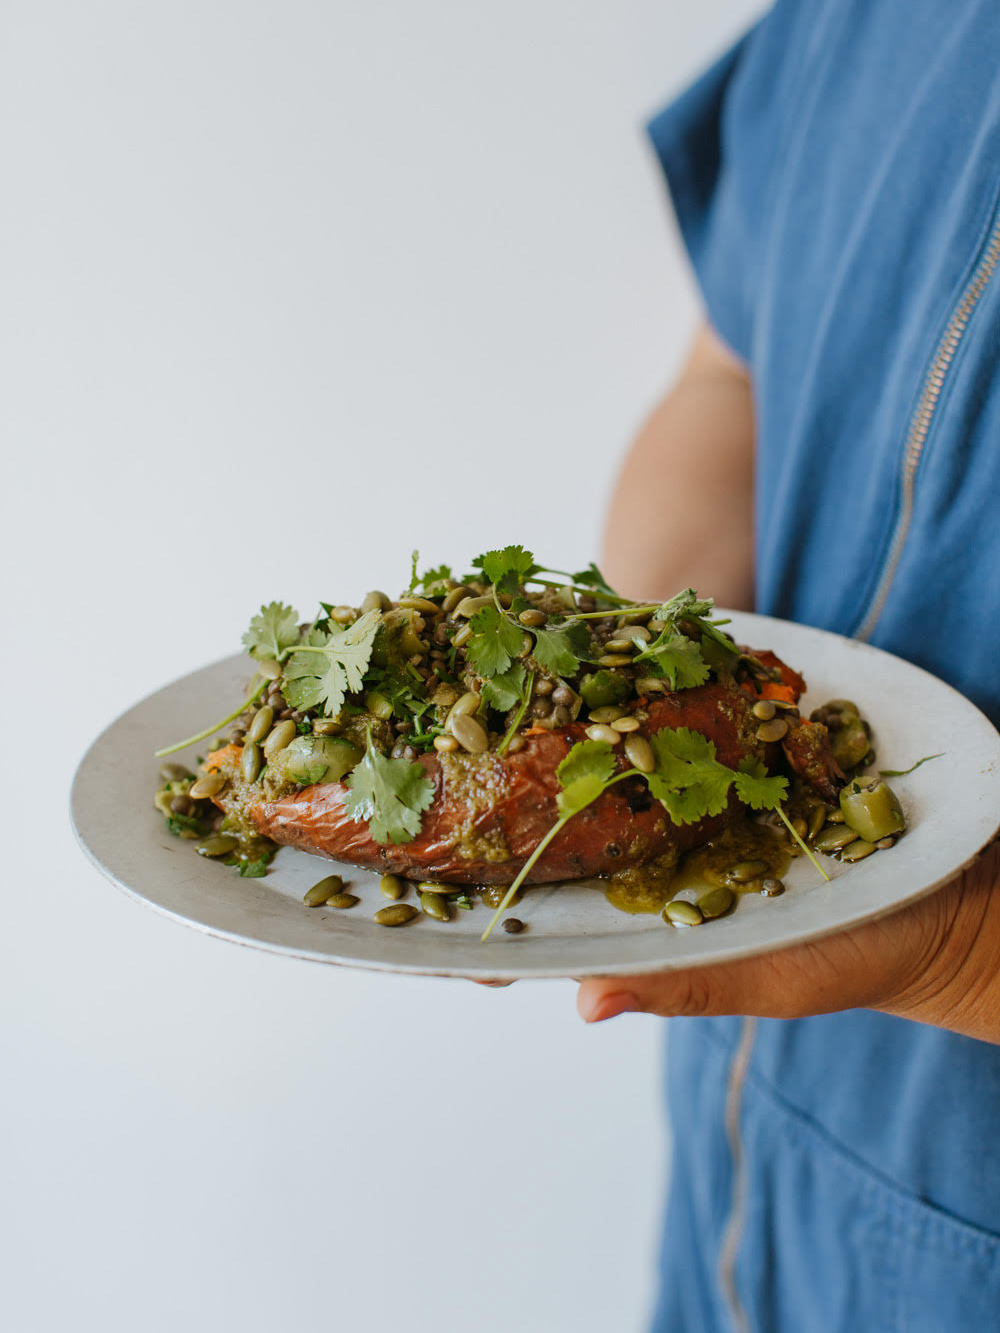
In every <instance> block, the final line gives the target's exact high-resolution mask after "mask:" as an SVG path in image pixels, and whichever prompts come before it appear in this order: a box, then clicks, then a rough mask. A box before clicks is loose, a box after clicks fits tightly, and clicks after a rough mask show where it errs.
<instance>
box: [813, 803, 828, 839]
mask: <svg viewBox="0 0 1000 1333" xmlns="http://www.w3.org/2000/svg"><path fill="white" fill-rule="evenodd" d="M826 822H827V817H826V806H825V805H817V806H815V807H814V808H813V809H812V810H810V811H809V837H810V839H812V838H815V836H816V834H817V833H818V832H819V831H820V829H821V828H823V826H824V825H825V824H826Z"/></svg>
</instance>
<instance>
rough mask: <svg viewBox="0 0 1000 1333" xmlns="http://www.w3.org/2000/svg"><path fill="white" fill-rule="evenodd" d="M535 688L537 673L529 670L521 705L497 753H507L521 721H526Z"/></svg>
mask: <svg viewBox="0 0 1000 1333" xmlns="http://www.w3.org/2000/svg"><path fill="white" fill-rule="evenodd" d="M534 688H535V673H534V672H533V671H529V672H528V678H527V680H526V681H525V682H524V692H523V695H522V697H521V703H520V706H519V707H518V710H517V712H516V713H515V714H514V720H513V722H511V724H510V726H509V727H508V728H507V730H506V732H505V733H504V738H503V740H502V741H501V742H500V744H499V745H498V746H497V754H506V753H507V746H508V745H509V744H510V743H511V741H512V740H513V739H514V736H515V735H516V733H517V729H518V727H519V726H520V725H521V723H522V722H523V721H524V715H525V713H526V712H527V711H528V704H529V703H531V695H532V692H533V690H534Z"/></svg>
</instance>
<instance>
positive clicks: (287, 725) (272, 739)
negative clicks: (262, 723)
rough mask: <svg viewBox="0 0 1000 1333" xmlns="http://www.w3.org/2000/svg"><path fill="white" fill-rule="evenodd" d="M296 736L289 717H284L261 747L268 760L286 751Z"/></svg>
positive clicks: (269, 733)
mask: <svg viewBox="0 0 1000 1333" xmlns="http://www.w3.org/2000/svg"><path fill="white" fill-rule="evenodd" d="M298 734H299V729H298V727H297V726H296V725H295V723H294V722H293V721H292V719H291V718H290V717H286V718H285V720H284V722H279V723H278V725H277V726H276V727H273V728H272V729H271V731H269V732H268V735H267V739H266V740H265V741H264V745H263V750H264V754H265V755H266V756H267V758H268V759H273V758H274V756H275V755H276V754H280V753H281V751H282V750H285V749H287V748H288V746H289V745H291V743H292V741H293V740H294V739H295V737H296V736H297V735H298ZM320 734H322V733H320Z"/></svg>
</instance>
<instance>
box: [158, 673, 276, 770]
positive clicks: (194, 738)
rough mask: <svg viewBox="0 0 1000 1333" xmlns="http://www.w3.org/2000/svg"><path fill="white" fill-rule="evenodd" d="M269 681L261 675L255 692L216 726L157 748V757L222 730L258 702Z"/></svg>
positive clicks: (183, 748) (173, 752)
mask: <svg viewBox="0 0 1000 1333" xmlns="http://www.w3.org/2000/svg"><path fill="white" fill-rule="evenodd" d="M256 679H257V677H256V676H255V677H254V680H256ZM251 683H252V682H251ZM267 683H268V680H267V677H266V676H263V677H261V682H260V684H259V685H258V686H257V688H256V689H255V690H254V692H253V694H251V695H250V697H249V698H248V699H244V700H243V702H242V703H241V704H240V706H239V708H236V709H234V710H233V712H231V713H229V714H228V715H227V716H226V717H224V718H223V719H222V721H221V722H216V723H215V724H214V726H211V727H206V728H205V730H204V731H199V732H198V734H197V736H189V737H188V738H187V740H186V741H178V742H177V744H176V745H168V746H167V747H166V749H164V750H157V751H156V752H155V754H156V758H157V759H162V758H163V756H164V755H166V754H176V752H177V751H178V750H186V749H187V747H188V746H189V745H194V744H195V742H196V741H203V740H204V739H205V738H206V736H211V735H212V733H213V732H215V731H221V729H222V728H223V727H224V726H226V725H227V724H228V723H230V722H235V720H236V719H237V718H238V717H239V715H240V714H241V713H243V712H245V711H246V709H248V708H249V707H250V705H251V704H254V703H256V702H257V700H258V699H259V698H260V696H261V695H262V694H263V693H264V689H265V687H266V685H267Z"/></svg>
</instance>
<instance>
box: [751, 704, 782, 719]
mask: <svg viewBox="0 0 1000 1333" xmlns="http://www.w3.org/2000/svg"><path fill="white" fill-rule="evenodd" d="M750 711H751V712H752V713H753V715H754V717H756V718H759V719H760V721H761V722H770V720H771V718H772V717H774V715H775V713H776V712H777V709H776V708H775V706H774V700H773V699H758V701H757V702H756V703H755V704H754V706H753V708H752V709H751V710H750Z"/></svg>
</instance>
